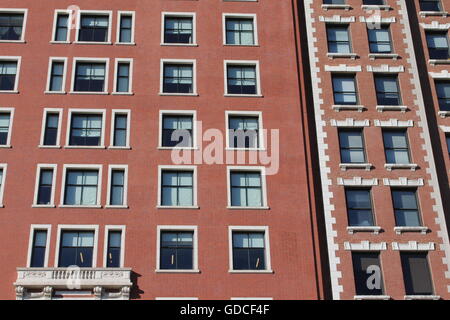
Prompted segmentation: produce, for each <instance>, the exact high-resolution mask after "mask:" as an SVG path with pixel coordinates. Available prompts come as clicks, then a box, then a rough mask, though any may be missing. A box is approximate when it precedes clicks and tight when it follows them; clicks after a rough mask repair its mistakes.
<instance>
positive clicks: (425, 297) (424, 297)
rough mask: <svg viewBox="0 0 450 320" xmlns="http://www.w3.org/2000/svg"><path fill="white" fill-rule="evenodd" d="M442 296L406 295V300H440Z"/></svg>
mask: <svg viewBox="0 0 450 320" xmlns="http://www.w3.org/2000/svg"><path fill="white" fill-rule="evenodd" d="M440 299H441V297H440V296H435V295H420V296H419V295H417V296H413V295H410V296H405V300H440Z"/></svg>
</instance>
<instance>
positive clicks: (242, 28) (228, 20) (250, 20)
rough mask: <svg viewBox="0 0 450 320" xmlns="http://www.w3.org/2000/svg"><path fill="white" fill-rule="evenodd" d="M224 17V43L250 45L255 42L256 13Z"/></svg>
mask: <svg viewBox="0 0 450 320" xmlns="http://www.w3.org/2000/svg"><path fill="white" fill-rule="evenodd" d="M224 19H225V44H229V45H240V46H251V45H256V44H257V39H256V15H240V16H227V15H224Z"/></svg>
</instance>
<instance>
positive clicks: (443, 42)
mask: <svg viewBox="0 0 450 320" xmlns="http://www.w3.org/2000/svg"><path fill="white" fill-rule="evenodd" d="M427 45H428V52H429V54H430V59H437V60H447V59H449V58H450V52H449V47H448V37H447V31H445V32H427Z"/></svg>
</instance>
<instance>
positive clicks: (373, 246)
mask: <svg viewBox="0 0 450 320" xmlns="http://www.w3.org/2000/svg"><path fill="white" fill-rule="evenodd" d="M344 249H345V250H347V251H384V250H387V243H386V242H379V243H375V242H370V241H361V242H359V243H351V242H344Z"/></svg>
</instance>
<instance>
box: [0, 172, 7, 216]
mask: <svg viewBox="0 0 450 320" xmlns="http://www.w3.org/2000/svg"><path fill="white" fill-rule="evenodd" d="M7 167H8V165H7V164H0V208H1V207H3V194H4V192H5V180H6V168H7Z"/></svg>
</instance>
